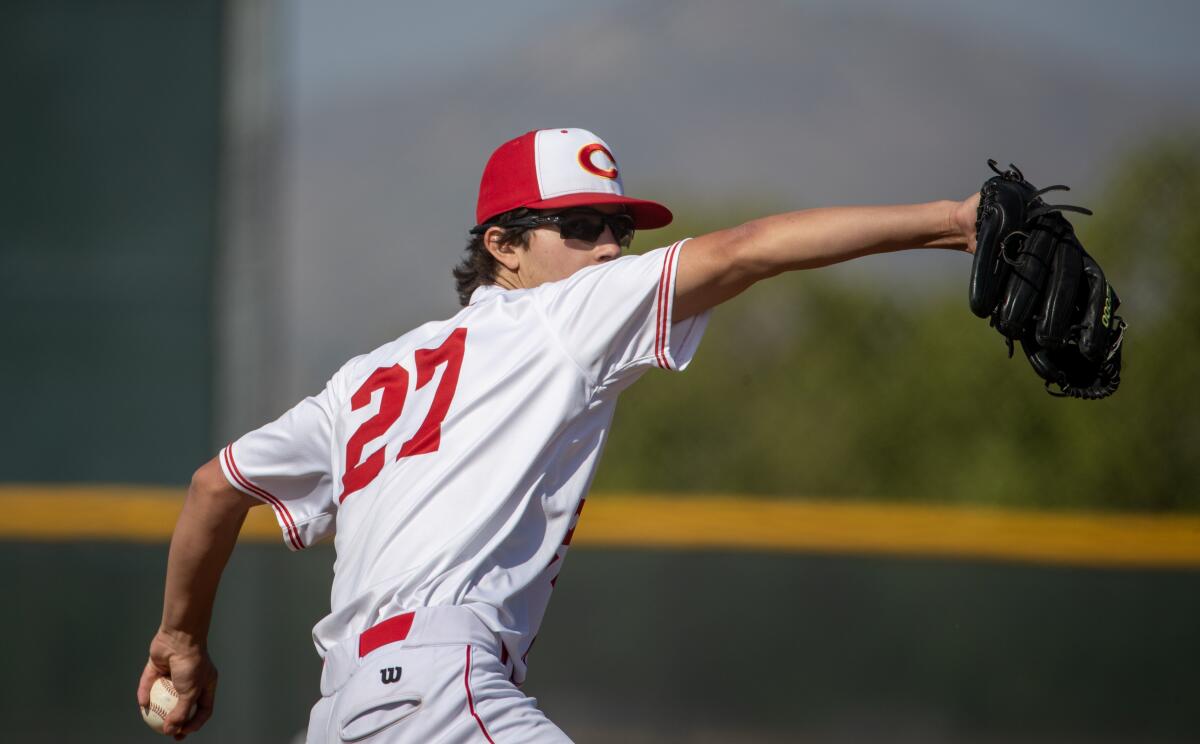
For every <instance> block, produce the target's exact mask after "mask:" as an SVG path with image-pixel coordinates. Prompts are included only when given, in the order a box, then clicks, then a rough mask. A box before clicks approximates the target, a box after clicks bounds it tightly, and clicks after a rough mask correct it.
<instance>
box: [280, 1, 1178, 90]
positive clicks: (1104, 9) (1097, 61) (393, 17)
mask: <svg viewBox="0 0 1200 744" xmlns="http://www.w3.org/2000/svg"><path fill="white" fill-rule="evenodd" d="M726 1H728V0H726ZM710 4H711V3H710ZM651 5H653V2H651V3H649V4H643V3H638V2H632V1H631V0H589V2H587V3H586V4H585V3H578V2H577V3H564V2H561V0H559V1H558V2H554V1H551V0H506V2H504V3H496V2H488V1H485V0H443V1H442V2H438V3H396V2H390V0H350V1H349V2H341V3H328V2H323V1H322V0H298V1H297V2H295V3H285V5H284V8H285V12H284V14H285V17H286V22H287V23H289V33H288V34H286V38H288V39H289V40H290V43H291V45H292V46H291V47H290V49H289V50H288V52H287V60H288V61H287V64H288V66H289V70H290V72H291V74H292V75H293V76H294V77H293V78H292V79H293V86H294V87H293V95H294V100H293V104H294V105H296V106H297V107H299V108H301V109H304V108H308V107H313V106H320V105H322V101H324V100H325V99H327V98H330V97H334V98H337V97H341V96H345V95H354V94H356V93H361V92H362V91H364V90H369V89H370V88H372V87H373V86H377V85H379V84H380V83H383V82H385V81H388V80H397V79H404V78H406V77H409V76H412V75H420V76H424V77H426V78H428V77H430V76H435V77H436V76H438V75H442V74H447V73H453V72H455V71H457V70H459V69H461V68H463V67H466V66H470V65H482V64H486V63H487V59H488V57H489V56H490V55H493V54H498V53H503V50H504V49H505V48H506V47H507V46H509V45H512V44H514V43H516V42H515V40H519V39H520V38H521V37H522V36H523V35H527V34H541V33H547V34H553V33H554V32H555V29H556V28H560V27H561V26H563V25H568V24H570V22H571V20H572V19H573V18H578V17H583V16H591V15H595V14H598V13H601V12H609V11H613V10H617V9H620V8H627V9H628V13H629V17H630V20H631V22H636V18H637V14H638V12H639V10H640V9H641V8H645V7H650V6H651ZM770 5H776V6H777V5H794V6H801V7H809V8H813V9H814V10H831V9H834V8H836V9H838V10H839V11H841V12H843V13H844V12H855V13H863V14H871V13H878V12H886V13H888V14H892V15H907V16H908V17H909V18H911V19H913V20H915V21H917V22H919V23H928V24H930V25H932V26H938V27H941V28H943V29H949V30H952V31H954V32H955V33H962V34H963V35H964V36H965V37H966V38H973V37H977V36H981V37H983V38H987V39H995V38H1002V39H1005V40H1007V44H1006V45H1007V46H1010V47H1012V48H1018V49H1028V50H1029V51H1030V52H1031V53H1036V54H1038V55H1039V56H1046V55H1053V54H1054V53H1055V52H1056V51H1058V52H1060V53H1062V54H1063V56H1064V57H1067V58H1074V59H1076V60H1080V61H1083V62H1085V63H1086V64H1087V65H1088V66H1089V67H1092V68H1093V69H1094V70H1095V72H1096V74H1097V75H1106V76H1120V77H1129V78H1135V79H1136V78H1146V77H1154V78H1166V79H1169V80H1171V81H1173V82H1174V83H1175V84H1177V85H1180V86H1185V87H1189V88H1191V89H1192V90H1193V91H1196V90H1200V82H1197V81H1198V80H1200V44H1197V43H1196V39H1195V34H1196V30H1197V29H1198V28H1200V3H1197V2H1195V1H1194V0H1141V1H1140V2H1130V1H1129V0H1005V1H1004V2H1002V3H997V2H979V1H978V0H977V1H975V2H962V1H961V0H905V2H902V3H896V2H890V3H884V2H879V1H878V0H804V1H803V2H801V1H799V0H797V1H796V2H787V1H786V0H753V1H752V2H750V3H748V4H747V6H746V8H747V12H752V10H753V8H754V7H755V6H770ZM498 8H502V10H498ZM430 60H436V65H430V64H429V63H430Z"/></svg>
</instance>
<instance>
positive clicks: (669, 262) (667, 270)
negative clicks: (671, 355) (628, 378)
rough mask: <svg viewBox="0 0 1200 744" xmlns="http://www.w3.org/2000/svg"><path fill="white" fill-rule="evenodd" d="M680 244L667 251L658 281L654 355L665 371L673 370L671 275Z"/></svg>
mask: <svg viewBox="0 0 1200 744" xmlns="http://www.w3.org/2000/svg"><path fill="white" fill-rule="evenodd" d="M682 242H683V241H680V242H679V243H675V244H674V245H672V246H671V247H670V248H668V249H667V255H666V256H664V257H663V270H662V276H661V277H660V278H659V280H658V316H657V318H656V321H657V328H656V330H655V334H654V355H655V357H657V358H658V366H660V367H662V368H663V369H671V363H670V361H668V360H667V353H666V351H667V324H668V323H670V322H671V319H670V318H669V317H668V316H669V314H670V313H669V311H670V304H671V299H670V297H669V294H670V292H671V284H672V282H671V274H672V267H673V265H674V263H675V254H676V253H677V252H678V251H679V245H680V243H682Z"/></svg>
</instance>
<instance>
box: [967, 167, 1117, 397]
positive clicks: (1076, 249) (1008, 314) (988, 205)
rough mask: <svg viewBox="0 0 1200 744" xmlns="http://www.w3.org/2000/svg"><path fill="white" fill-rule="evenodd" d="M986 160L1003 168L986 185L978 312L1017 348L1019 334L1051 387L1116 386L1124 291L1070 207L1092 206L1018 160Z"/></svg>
mask: <svg viewBox="0 0 1200 744" xmlns="http://www.w3.org/2000/svg"><path fill="white" fill-rule="evenodd" d="M988 166H989V167H990V168H991V169H992V170H993V171H995V173H996V175H995V176H993V177H992V178H989V179H988V180H987V182H986V183H984V184H983V188H982V189H980V198H979V211H978V213H977V215H976V221H975V237H976V248H975V260H974V263H973V264H972V266H971V310H972V312H974V313H975V314H976V315H978V316H979V317H981V318H989V319H990V320H991V325H992V326H993V327H994V328H995V329H996V330H998V331H999V332H1000V334H1001V335H1002V336H1004V338H1005V339H1006V340H1007V342H1008V355H1009V356H1010V357H1011V356H1012V353H1013V341H1019V342H1020V343H1021V349H1022V350H1023V351H1024V352H1025V356H1026V357H1028V358H1029V363H1030V364H1031V365H1033V370H1034V371H1035V372H1037V374H1038V375H1039V376H1040V377H1041V378H1042V379H1043V380H1045V383H1046V390H1047V392H1049V393H1050V394H1051V395H1057V396H1070V397H1074V398H1085V399H1090V400H1094V399H1099V398H1106V397H1108V396H1109V395H1112V394H1113V393H1114V392H1115V391H1116V389H1117V386H1118V385H1119V384H1120V383H1121V342H1122V340H1123V339H1124V335H1125V321H1124V320H1122V319H1121V318H1120V317H1118V316H1117V315H1116V312H1117V308H1118V307H1120V305H1121V301H1120V300H1119V299H1118V298H1117V293H1116V292H1114V291H1113V288H1112V286H1111V285H1110V284H1109V283H1108V281H1107V280H1106V279H1105V278H1104V272H1103V271H1101V269H1100V265H1099V264H1097V263H1096V261H1095V259H1093V258H1092V257H1091V256H1090V255H1088V252H1087V251H1086V250H1084V248H1083V245H1082V244H1080V242H1079V239H1078V238H1076V237H1075V230H1074V229H1073V228H1072V227H1071V223H1070V222H1068V221H1067V218H1066V217H1064V216H1063V215H1062V213H1063V211H1071V212H1080V213H1082V214H1091V211H1090V210H1087V209H1084V208H1082V207H1073V206H1069V205H1065V204H1061V205H1056V204H1046V203H1045V202H1044V201H1042V195H1043V194H1045V193H1046V192H1048V191H1066V190H1067V187H1066V186H1049V187H1047V188H1044V189H1037V188H1035V187H1034V186H1033V184H1031V183H1029V182H1028V181H1026V180H1025V177H1024V176H1023V175H1022V174H1021V171H1020V170H1018V169H1017V167H1016V166H1015V165H1009V169H1008V170H1006V171H1001V170H1000V169H999V168H997V167H996V161H995V160H989V161H988ZM1051 384H1053V385H1056V386H1057V387H1058V392H1055V391H1054V390H1052V389H1051V388H1050V386H1051Z"/></svg>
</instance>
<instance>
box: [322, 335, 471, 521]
mask: <svg viewBox="0 0 1200 744" xmlns="http://www.w3.org/2000/svg"><path fill="white" fill-rule="evenodd" d="M466 342H467V329H466V328H456V329H454V332H453V333H451V334H450V335H449V336H448V337H447V338H446V340H445V341H443V342H442V345H441V346H439V347H437V348H436V349H418V350H417V353H416V354H415V362H416V365H417V387H416V389H417V390H420V389H421V388H423V387H425V386H426V385H428V384H429V382H430V381H431V380H432V379H433V373H434V372H435V371H436V370H437V368H438V367H439V366H440V365H442V364H443V363H444V364H445V365H446V371H445V372H443V373H442V379H441V381H440V382H438V386H437V391H435V392H434V394H433V405H431V406H430V407H429V413H427V414H426V415H425V420H424V421H422V422H421V426H420V428H418V429H417V433H416V434H413V435H412V438H411V439H409V440H408V441H407V442H405V443H404V444H403V445H401V447H400V452H398V453H397V454H396V459H397V460H399V459H401V458H403V457H411V456H412V455H424V454H426V453H428V452H437V449H438V447H439V446H440V445H441V443H442V421H443V420H444V419H445V418H446V413H447V412H448V411H449V410H450V401H451V400H453V399H454V391H455V389H456V388H457V387H458V373H459V370H461V369H462V360H463V351H464V350H465V349H466ZM376 390H382V391H383V397H382V400H381V402H380V404H379V413H376V414H375V415H374V416H372V417H371V418H369V419H367V420H366V421H364V422H363V423H362V426H359V427H358V429H357V430H356V431H355V432H354V435H353V436H351V437H350V441H349V442H347V443H346V474H345V475H344V476H342V495H341V496H339V497H338V501H339V502H341V501H345V500H346V497H347V496H349V495H350V494H352V493H354V492H355V491H359V490H361V489H363V488H366V486H367V484H368V483H370V482H371V481H373V480H375V476H377V475H379V472H380V471H381V470H383V461H384V454H383V451H384V449H386V446H387V445H386V444H385V445H383V446H381V447H380V448H379V449H378V450H376V451H375V452H372V453H371V455H370V456H369V457H367V458H366V459H365V460H364V459H363V456H362V453H363V447H365V446H366V445H367V443H368V442H371V441H374V440H375V439H377V438H379V437H380V436H382V435H383V433H384V432H386V431H387V430H388V429H389V428H391V426H392V424H394V423H396V419H398V418H400V414H401V412H403V411H404V399H405V397H406V396H407V395H408V370H406V369H404V367H401V366H400V365H399V364H393V365H392V366H390V367H380V368H379V369H377V370H375V371H374V372H372V373H371V376H370V377H368V378H367V381H366V382H364V383H363V384H362V387H360V388H359V389H358V390H357V391H355V393H354V395H353V396H351V398H350V410H352V411H357V410H358V409H360V408H362V407H363V406H365V405H367V404H369V403H370V402H371V395H372V394H373V393H374V392H375V391H376Z"/></svg>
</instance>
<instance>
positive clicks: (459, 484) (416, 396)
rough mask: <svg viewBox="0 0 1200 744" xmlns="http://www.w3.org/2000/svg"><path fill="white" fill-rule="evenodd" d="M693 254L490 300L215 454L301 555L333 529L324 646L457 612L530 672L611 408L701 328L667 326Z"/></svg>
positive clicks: (670, 364)
mask: <svg viewBox="0 0 1200 744" xmlns="http://www.w3.org/2000/svg"><path fill="white" fill-rule="evenodd" d="M683 242H684V241H681V242H680V243H676V244H674V245H672V246H670V247H667V248H659V249H657V250H654V251H651V252H649V253H646V254H644V255H641V256H626V257H623V258H619V259H616V260H613V261H609V262H606V263H603V264H599V265H596V266H591V267H588V268H585V269H582V270H580V271H578V272H576V273H575V274H574V275H572V276H571V277H569V278H567V279H564V280H562V281H558V282H552V283H548V284H543V285H541V286H539V287H536V288H533V289H523V290H505V289H502V288H500V287H496V286H483V287H480V288H478V289H477V290H476V291H475V293H474V294H473V295H472V297H471V303H470V305H468V306H467V307H465V308H463V309H462V311H460V312H459V313H458V314H457V315H455V316H454V317H453V318H450V319H449V320H443V321H436V322H431V323H426V324H424V325H422V326H420V327H418V328H416V329H415V330H413V331H411V332H409V333H407V334H405V335H403V336H401V337H400V338H398V339H396V340H395V341H392V342H391V343H388V344H385V345H383V346H381V347H379V348H378V349H376V350H375V351H372V352H371V353H369V354H365V355H363V356H360V357H357V358H355V359H352V360H350V361H349V362H348V363H346V365H345V366H343V367H342V368H341V369H340V370H339V371H338V372H337V373H336V374H335V375H334V376H333V378H332V379H331V380H330V381H329V383H328V384H327V385H326V386H325V389H324V390H322V391H321V392H320V393H319V394H318V395H315V396H313V397H311V398H307V399H306V400H304V401H302V402H300V403H299V404H298V405H297V406H296V407H295V408H293V409H291V410H290V411H288V412H287V413H285V414H284V415H283V416H281V417H280V418H279V419H278V420H276V421H274V422H272V423H270V424H267V425H266V426H263V427H262V428H260V429H257V430H255V431H252V432H250V433H249V434H246V435H245V436H243V437H242V438H240V439H238V440H237V441H236V442H234V443H233V444H231V445H229V446H228V447H226V448H225V449H224V450H222V452H221V455H220V461H221V467H222V468H223V469H224V471H225V475H226V477H227V478H228V479H229V481H230V483H232V484H233V485H234V486H236V487H237V488H238V489H240V490H242V491H244V492H245V493H247V494H250V495H253V496H255V497H257V498H259V499H261V500H262V501H265V502H266V503H267V504H269V505H270V506H271V508H272V509H273V510H274V511H275V516H276V518H277V520H278V522H279V525H280V528H281V529H282V531H283V535H284V542H285V543H286V544H287V545H288V547H289V548H291V549H292V550H300V549H303V548H305V547H307V546H309V545H311V544H313V543H314V542H316V541H318V540H320V539H322V538H324V537H328V536H330V535H334V536H335V537H334V540H335V542H334V545H335V548H336V552H337V559H336V562H335V564H334V580H333V589H332V596H331V608H330V609H331V611H330V614H329V615H328V616H326V617H325V618H324V619H322V620H321V621H320V622H319V623H317V625H316V627H314V628H313V640H314V642H315V644H316V647H317V651H318V653H320V654H321V655H322V656H324V655H325V651H326V649H328V648H330V647H331V646H332V645H333V644H335V643H338V642H340V641H343V640H346V639H348V638H352V637H355V636H357V635H358V634H359V633H361V632H362V631H363V630H365V629H366V628H368V627H370V626H372V625H374V624H375V623H377V622H379V621H380V620H383V619H385V618H387V617H390V616H393V615H395V614H398V613H401V612H404V611H407V610H412V609H415V608H419V607H429V606H438V605H460V606H464V607H467V608H469V609H471V610H472V611H473V612H475V613H476V614H477V615H478V616H479V618H480V619H481V620H482V621H483V622H484V624H485V625H487V626H488V628H490V629H491V630H492V631H494V632H495V633H496V634H497V635H498V636H499V638H500V640H501V642H502V643H503V644H504V648H505V650H506V651H507V653H508V654H509V655H510V656H511V657H512V658H513V659H514V662H515V663H514V667H515V668H514V674H513V678H514V680H515V681H516V682H518V683H519V682H520V681H522V680H523V679H524V676H525V655H526V654H527V652H528V650H529V646H530V644H531V643H532V641H533V638H534V636H535V634H536V633H537V629H538V626H539V624H540V623H541V620H542V616H543V613H544V612H545V609H546V604H547V602H548V601H549V598H550V592H551V590H552V588H553V585H554V582H555V578H556V576H557V575H558V572H559V570H560V568H561V566H562V558H563V556H564V555H565V553H566V550H567V546H568V545H570V543H571V535H572V534H573V532H574V529H575V524H576V521H577V520H578V518H579V515H580V512H581V511H582V509H583V501H584V497H585V496H586V494H587V490H588V486H589V485H590V483H591V480H592V476H593V474H594V472H595V469H596V465H597V463H598V460H599V457H600V452H601V450H602V449H603V447H604V442H605V439H606V437H607V435H608V432H609V427H610V424H611V421H612V416H613V410H614V407H615V404H616V400H617V395H618V394H619V393H620V392H621V391H622V390H623V389H625V388H626V387H627V386H628V385H629V384H631V383H632V382H633V381H634V380H635V379H637V378H638V377H639V376H640V375H641V374H642V373H643V372H645V371H646V370H647V369H649V368H650V367H661V368H663V369H668V370H676V369H683V368H685V367H686V366H687V364H688V362H689V361H690V360H691V358H692V355H693V354H694V353H695V350H696V348H697V346H698V344H699V342H700V338H701V336H702V335H703V333H704V329H705V326H706V325H707V321H708V314H707V313H705V314H702V315H700V316H696V317H694V318H690V319H687V320H685V321H682V322H680V323H675V324H672V323H671V320H670V319H671V308H672V304H673V299H674V294H675V287H674V283H675V270H676V267H677V258H678V256H679V250H680V247H681V246H682V245H683Z"/></svg>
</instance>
